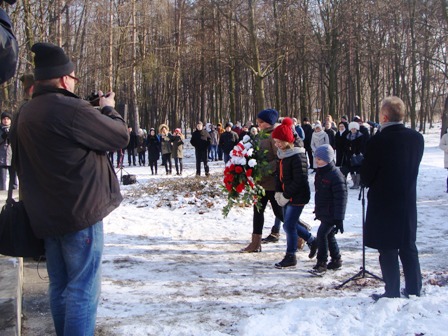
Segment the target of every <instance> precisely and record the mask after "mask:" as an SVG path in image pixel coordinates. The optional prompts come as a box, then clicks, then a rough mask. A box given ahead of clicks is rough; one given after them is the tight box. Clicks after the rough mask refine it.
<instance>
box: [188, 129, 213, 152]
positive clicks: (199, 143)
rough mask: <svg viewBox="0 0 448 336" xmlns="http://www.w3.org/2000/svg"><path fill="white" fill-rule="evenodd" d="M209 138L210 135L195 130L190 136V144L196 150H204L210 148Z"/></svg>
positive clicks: (204, 131)
mask: <svg viewBox="0 0 448 336" xmlns="http://www.w3.org/2000/svg"><path fill="white" fill-rule="evenodd" d="M210 142H211V138H210V134H208V132H207V131H206V130H205V129H203V130H202V131H200V130H196V131H194V132H193V134H192V135H191V139H190V144H191V145H192V146H193V147H194V148H195V149H196V150H206V149H207V148H208V146H210Z"/></svg>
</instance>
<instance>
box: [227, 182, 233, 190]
mask: <svg viewBox="0 0 448 336" xmlns="http://www.w3.org/2000/svg"><path fill="white" fill-rule="evenodd" d="M226 189H227V190H228V191H232V185H231V184H229V183H226Z"/></svg>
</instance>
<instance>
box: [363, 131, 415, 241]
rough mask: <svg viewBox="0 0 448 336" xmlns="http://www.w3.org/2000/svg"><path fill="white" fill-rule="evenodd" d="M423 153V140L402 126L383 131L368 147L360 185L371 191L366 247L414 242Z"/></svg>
mask: <svg viewBox="0 0 448 336" xmlns="http://www.w3.org/2000/svg"><path fill="white" fill-rule="evenodd" d="M423 150H424V140H423V136H422V135H421V134H420V133H418V132H416V131H414V130H412V129H409V128H406V127H405V126H404V125H402V124H399V125H392V126H388V127H386V128H384V129H383V130H382V131H381V132H377V134H376V135H375V136H373V137H372V138H371V139H370V140H369V142H368V143H367V148H366V151H365V155H364V161H363V164H362V167H361V182H362V184H363V185H365V186H366V187H368V188H369V191H368V194H367V200H368V205H367V215H366V223H365V244H366V246H368V247H372V248H376V249H399V248H400V247H401V246H402V244H403V242H405V241H414V242H415V240H416V231H417V204H416V202H417V196H416V185H417V175H418V169H419V166H420V161H421V159H422V156H423Z"/></svg>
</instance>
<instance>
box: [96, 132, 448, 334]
mask: <svg viewBox="0 0 448 336" xmlns="http://www.w3.org/2000/svg"><path fill="white" fill-rule="evenodd" d="M439 131H440V128H439V127H437V128H435V129H432V130H430V131H429V134H427V135H425V143H426V148H425V154H424V157H423V161H422V165H421V168H420V175H419V181H418V215H419V217H418V220H419V224H418V248H419V251H420V262H421V267H422V272H423V277H424V289H423V295H422V297H420V298H416V297H411V298H410V299H404V298H403V299H381V300H380V301H378V302H377V303H374V302H373V300H372V299H371V298H370V295H371V294H372V293H382V292H383V284H382V283H381V282H380V281H378V280H375V279H372V278H370V277H368V276H366V277H364V278H359V279H357V280H355V281H350V282H349V283H347V285H345V286H344V287H342V288H341V289H336V288H335V287H336V286H337V285H339V284H341V283H342V282H343V281H344V280H346V279H348V278H350V277H351V276H353V275H355V274H356V273H357V272H358V271H359V270H360V266H361V265H362V235H361V230H362V204H361V201H359V200H358V196H359V191H357V190H349V202H348V207H347V213H346V219H345V222H344V226H345V232H344V234H342V235H341V234H338V235H337V239H338V242H339V244H340V247H341V253H342V259H343V267H342V269H340V270H338V271H328V272H327V273H326V274H325V275H324V276H323V277H315V276H312V275H311V274H309V273H308V272H307V271H308V270H310V269H311V268H312V266H313V265H314V264H315V260H309V259H308V257H307V255H308V248H307V247H305V250H304V251H300V252H299V253H298V259H299V261H298V264H297V267H296V268H294V269H284V270H279V269H276V268H274V263H275V262H278V261H280V260H281V259H282V257H283V255H284V251H285V248H286V242H285V235H284V233H283V232H282V233H283V234H282V237H281V240H280V242H279V243H277V244H268V245H263V251H262V252H261V253H251V254H242V253H238V251H239V249H241V248H242V247H244V246H246V244H247V243H248V242H249V239H250V236H251V232H252V209H251V208H234V209H232V210H231V212H230V214H229V216H228V217H227V218H223V216H222V214H221V210H222V208H223V206H224V204H225V199H224V195H223V194H222V192H221V190H220V188H219V184H220V183H221V177H222V171H223V167H224V163H223V162H222V161H221V162H212V163H210V166H211V172H212V176H210V177H209V178H205V177H201V178H196V177H195V176H194V174H195V167H194V166H195V164H194V154H193V151H192V149H191V147H190V145H189V144H187V145H186V150H185V156H186V157H185V159H184V160H185V170H184V175H183V176H166V175H165V172H164V168H163V167H161V166H159V175H157V176H152V175H151V174H150V169H149V167H125V170H126V171H127V172H128V173H131V174H136V175H137V179H138V183H137V184H134V185H131V186H123V187H122V191H123V194H124V196H125V199H124V201H123V203H122V205H121V206H120V207H119V208H118V209H117V210H115V211H114V212H113V213H112V214H111V215H109V216H108V217H107V218H106V219H105V221H104V223H105V232H106V238H105V239H106V241H105V244H106V246H105V250H104V261H103V287H102V297H101V303H100V307H99V311H98V330H97V334H98V335H133V336H136V335H257V336H259V335H276V336H277V335H278V336H280V335H364V336H367V335H382V336H383V335H447V333H448V331H447V327H448V286H447V282H448V267H447V266H448V257H447V256H446V251H447V248H448V241H447V235H448V221H447V217H448V216H447V215H448V208H447V203H448V202H447V200H448V194H447V193H445V191H446V190H445V189H446V184H445V183H446V177H447V171H446V170H445V169H444V168H443V152H442V151H441V150H440V149H439V148H438V143H439ZM160 162H161V161H159V164H160ZM125 163H127V158H126V159H125ZM173 170H174V165H173ZM125 173H126V172H125ZM313 179H314V175H310V185H311V188H312V191H314V186H313V183H312V182H313ZM349 184H350V185H351V181H349ZM312 196H314V192H313V195H312ZM313 206H314V204H313V200H312V201H311V202H310V203H309V204H308V205H307V206H306V207H305V210H304V212H303V213H302V217H301V218H302V219H303V220H305V221H306V222H308V223H309V224H311V225H312V227H313V233H314V234H315V233H316V230H317V228H318V226H319V222H318V221H314V220H313V214H312V211H313ZM273 223H274V216H273V213H272V211H271V209H270V208H269V207H268V208H267V211H266V221H265V229H264V236H266V235H267V234H268V233H269V232H270V228H271V226H272V225H273ZM366 269H367V270H368V271H370V272H372V273H374V274H376V275H381V271H380V269H379V265H378V253H377V251H376V250H371V249H367V250H366Z"/></svg>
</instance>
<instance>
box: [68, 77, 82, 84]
mask: <svg viewBox="0 0 448 336" xmlns="http://www.w3.org/2000/svg"><path fill="white" fill-rule="evenodd" d="M67 77H70V78H71V79H73V80H74V81H75V84H78V83H79V78H78V77H75V76H72V75H67Z"/></svg>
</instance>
